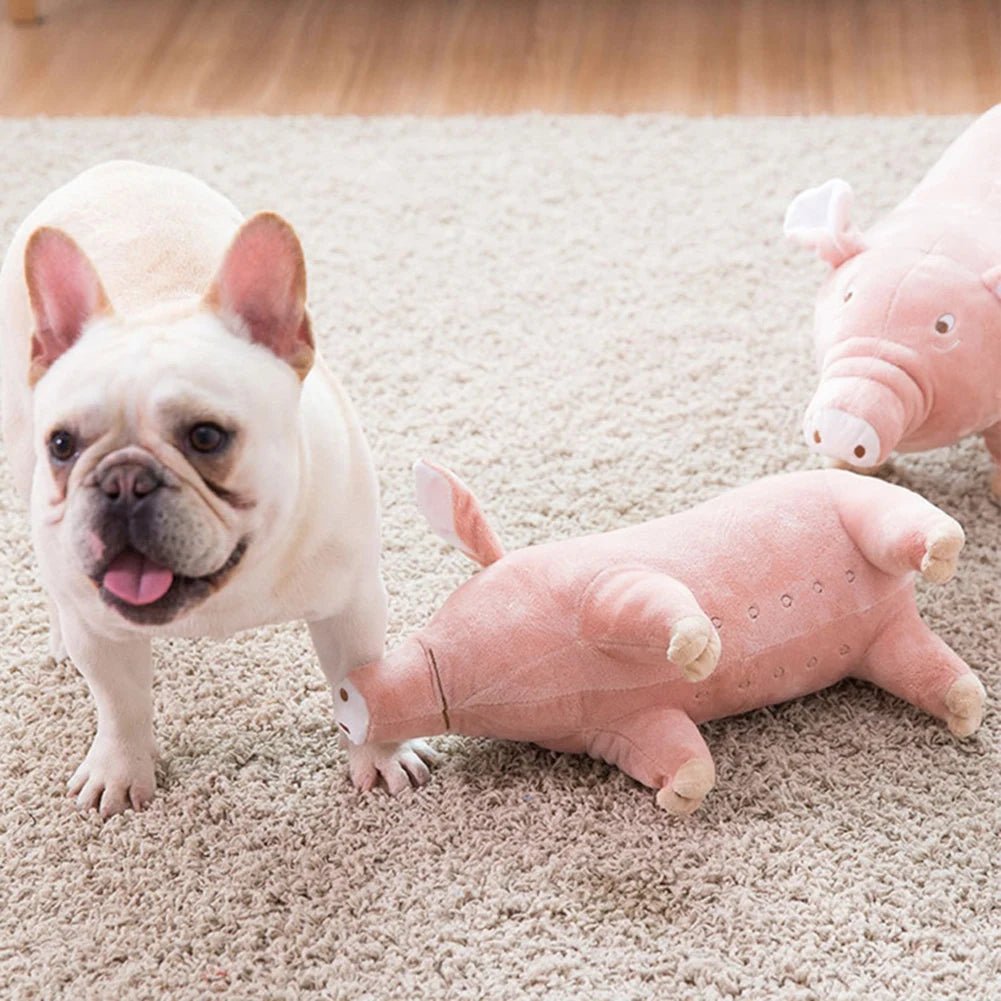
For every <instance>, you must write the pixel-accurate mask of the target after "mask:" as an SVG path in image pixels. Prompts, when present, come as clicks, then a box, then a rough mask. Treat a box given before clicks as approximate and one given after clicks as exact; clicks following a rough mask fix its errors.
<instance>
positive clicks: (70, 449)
mask: <svg viewBox="0 0 1001 1001" xmlns="http://www.w3.org/2000/svg"><path fill="white" fill-rule="evenodd" d="M75 454H76V438H74V437H73V435H71V434H70V433H69V431H53V432H52V434H50V435H49V455H51V456H52V458H53V459H55V460H56V462H66V461H68V460H69V459H72V458H73V456H74V455H75Z"/></svg>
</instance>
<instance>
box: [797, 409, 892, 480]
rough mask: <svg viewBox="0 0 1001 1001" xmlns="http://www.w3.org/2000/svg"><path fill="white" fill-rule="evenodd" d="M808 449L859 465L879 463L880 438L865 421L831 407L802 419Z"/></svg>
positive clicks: (864, 466)
mask: <svg viewBox="0 0 1001 1001" xmlns="http://www.w3.org/2000/svg"><path fill="white" fill-rule="evenodd" d="M803 434H804V437H805V438H806V444H807V446H808V447H809V448H810V451H812V452H816V453H818V454H819V455H826V456H828V457H829V458H831V459H837V460H839V461H840V462H844V463H847V464H848V465H850V466H858V467H859V468H863V469H865V468H870V467H873V466H878V465H879V458H880V441H879V435H878V434H876V430H875V428H873V426H872V425H871V424H869V423H868V421H864V420H862V418H861V417H856V416H855V415H854V414H848V413H845V411H843V410H837V409H835V408H834V407H824V408H821V409H818V410H811V411H810V412H809V413H807V415H806V420H805V421H804V422H803Z"/></svg>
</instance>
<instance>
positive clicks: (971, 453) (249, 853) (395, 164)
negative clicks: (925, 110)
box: [0, 116, 1001, 1001]
mask: <svg viewBox="0 0 1001 1001" xmlns="http://www.w3.org/2000/svg"><path fill="white" fill-rule="evenodd" d="M967 124H969V119H963V120H959V119H955V118H953V119H942V120H929V119H900V120H880V119H856V120H850V119H845V120H814V121H796V120H783V121H759V120H735V121H727V120H724V121H682V120H677V119H672V118H656V117H654V118H646V117H644V118H628V119H620V120H613V119H603V118H551V117H538V116H535V117H527V118H520V119H514V120H488V121H483V120H475V119H456V120H446V121H415V120H338V121H327V120H322V119H301V120H300V119H287V120H254V119H244V120H232V121H159V120H155V119H135V120H128V121H97V122H95V121H87V120H73V121H51V122H37V121H30V122H18V121H6V122H0V162H2V165H3V178H4V183H3V187H2V189H0V235H2V237H3V239H4V240H5V241H6V240H7V239H9V238H10V236H11V234H12V233H13V230H14V227H15V225H16V223H17V222H18V221H19V220H20V219H22V218H23V217H24V215H25V214H26V213H27V211H28V210H29V209H30V208H31V207H32V206H33V205H35V204H36V203H37V202H38V201H39V200H40V198H41V197H42V196H43V195H44V194H45V193H46V192H47V191H49V190H51V189H52V188H53V187H55V186H56V185H57V184H60V183H62V182H63V181H65V180H66V179H67V178H69V177H71V176H73V175H74V174H75V173H76V172H78V171H79V170H81V169H82V168H84V167H86V166H87V165H89V164H91V163H94V162H96V161H98V160H100V159H105V158H108V157H111V156H135V157H140V158H144V159H149V160H154V161H160V162H164V163H167V164H170V165H174V166H178V167H182V168H185V169H188V170H192V171H194V172H195V173H197V174H199V175H200V176H202V177H204V178H205V179H206V180H207V181H209V182H210V183H211V184H213V185H216V186H217V187H219V188H220V189H221V190H222V191H223V192H225V193H226V194H228V195H230V196H231V197H232V198H233V199H234V200H235V201H236V202H237V204H238V205H239V206H240V207H241V209H243V210H244V211H248V212H250V211H256V210H258V209H265V208H272V209H275V210H277V211H278V212H281V213H282V214H283V215H285V216H286V217H287V218H288V219H289V220H290V221H291V222H292V223H293V224H294V225H295V226H296V228H297V230H298V232H299V234H300V236H301V238H302V240H303V243H304V246H305V251H306V256H307V261H308V265H309V283H310V298H311V303H312V308H313V310H314V316H315V320H316V323H315V331H316V335H317V337H318V339H319V340H320V341H321V342H322V344H323V350H324V353H325V355H326V357H327V358H328V359H329V361H330V363H331V364H332V365H334V366H336V368H337V369H338V371H339V372H340V373H341V375H342V377H343V378H344V381H345V383H346V384H347V386H348V388H349V390H350V392H351V393H352V395H353V398H354V401H355V403H356V405H357V406H358V408H359V410H360V412H361V414H362V416H363V419H364V421H365V424H366V426H367V430H368V433H369V435H370V439H371V442H372V445H373V448H374V451H375V456H376V462H377V464H378V467H379V469H380V477H381V482H382V486H383V491H384V494H383V496H384V501H385V515H386V517H385V526H384V529H385V570H386V577H387V582H388V586H389V591H390V604H391V612H392V620H391V623H392V624H391V635H390V637H389V640H390V643H391V644H396V643H397V642H399V641H400V639H401V638H402V637H404V636H406V635H408V634H410V633H411V632H413V631H414V630H415V629H417V628H419V627H421V626H423V625H425V624H426V622H427V621H428V618H429V617H430V615H431V613H432V612H433V610H435V609H436V608H438V607H439V606H440V605H441V603H442V602H443V601H444V600H445V598H446V597H447V595H448V594H450V593H451V592H452V591H453V590H454V589H455V588H456V587H458V586H459V584H461V583H462V582H463V581H465V580H466V579H467V578H468V577H469V572H470V567H469V563H468V561H467V560H466V559H465V558H464V557H462V556H461V555H459V554H457V553H455V552H452V551H450V550H448V549H447V547H445V546H443V545H442V544H441V543H439V542H438V541H437V540H436V539H435V538H434V536H433V535H432V534H431V532H430V531H429V530H428V528H427V526H426V525H425V524H424V522H423V520H422V519H421V518H420V516H419V514H418V513H417V511H416V509H415V507H414V503H413V499H412V481H411V475H410V466H411V464H412V462H413V461H414V459H415V458H417V457H418V456H420V455H429V456H437V457H438V458H439V459H441V460H442V461H446V462H448V464H449V465H450V466H452V467H453V468H455V469H457V470H461V472H462V474H463V476H464V478H465V479H466V480H467V481H468V482H470V483H471V484H473V485H475V488H476V491H477V493H478V494H479V495H480V496H481V497H482V498H484V499H485V500H486V501H488V502H489V508H490V515H491V519H492V521H493V523H494V524H495V525H496V526H497V527H498V528H499V529H501V530H502V533H503V539H504V542H505V543H506V544H507V545H508V546H509V547H511V548H517V547H520V546H525V545H529V544H536V543H541V542H546V541H551V540H558V539H561V538H569V537H572V536H575V535H581V534H584V533H587V532H594V531H608V530H610V529H613V528H618V527H620V526H623V525H627V524H638V523H640V522H643V521H646V520H649V519H653V518H657V517H660V516H662V515H666V514H670V513H673V512H677V511H682V510H685V509H687V508H689V507H691V506H693V505H694V504H696V503H698V502H700V501H703V500H707V499H709V498H711V497H713V496H716V495H717V494H719V493H721V492H722V491H723V490H725V489H727V488H729V487H732V486H735V485H738V484H741V483H746V482H750V481H751V480H755V479H758V478H760V477H762V476H764V475H767V474H769V473H776V472H782V471H793V470H797V469H801V468H803V467H804V466H805V465H812V466H818V465H820V460H819V459H817V458H811V457H809V456H808V454H807V452H806V450H805V449H804V448H803V443H802V440H801V436H800V425H801V422H802V415H803V410H804V407H805V405H806V403H807V402H808V397H809V395H810V383H811V379H812V362H811V357H810V335H811V326H812V320H811V318H812V310H813V301H814V298H815V295H816V287H817V283H818V281H820V279H821V278H822V277H823V274H824V271H825V269H826V268H827V265H825V264H822V263H819V262H818V263H814V264H811V263H810V262H809V261H807V260H805V259H804V256H803V253H802V251H801V250H799V249H798V248H796V247H794V246H792V245H790V244H788V243H787V241H786V240H785V239H784V238H783V236H782V232H781V229H782V227H781V224H782V216H783V212H784V210H785V207H786V206H787V204H788V203H789V201H790V199H791V198H792V197H793V196H794V195H795V194H796V192H798V191H801V190H803V189H805V188H807V187H809V186H811V185H814V184H816V183H817V182H818V180H822V179H823V178H824V177H827V176H830V175H831V174H837V175H839V176H842V177H848V178H851V179H852V181H853V183H854V184H855V187H856V189H857V190H858V191H859V192H862V191H864V192H865V199H864V205H863V206H861V207H860V210H859V219H860V222H861V223H862V224H863V225H864V224H867V223H868V222H869V221H870V220H874V219H877V218H879V217H880V216H881V215H882V214H883V213H885V212H887V211H888V210H889V209H890V208H891V207H892V206H893V205H894V204H896V203H897V202H898V201H899V200H900V197H901V193H902V192H906V191H908V190H910V188H911V187H913V185H915V184H916V183H917V182H918V181H919V180H920V178H921V176H922V175H923V173H924V172H925V170H926V169H927V166H928V165H929V164H931V163H933V162H934V161H935V160H936V158H937V157H938V156H939V155H940V154H941V152H942V150H944V149H945V147H946V146H947V145H948V143H949V142H951V141H952V139H953V138H955V136H957V135H958V134H959V133H960V132H961V131H962V129H963V128H964V127H965V126H966V125H967ZM263 405H265V401H262V406H263ZM988 468H989V462H988V460H987V457H986V455H985V454H984V451H983V447H982V445H981V444H980V443H979V442H975V441H968V442H964V443H962V444H960V445H958V446H956V447H953V448H950V449H946V450H943V451H940V452H929V453H923V454H919V455H914V456H905V457H903V458H900V459H895V460H894V463H893V472H892V478H893V479H894V480H896V481H897V482H899V483H902V484H904V485H906V486H908V487H911V488H914V489H917V490H920V491H921V492H922V493H923V494H924V495H926V496H927V497H928V498H929V499H930V500H931V501H932V502H933V503H935V504H936V505H938V506H940V507H941V508H942V509H943V510H945V511H946V512H947V513H949V514H951V515H953V516H955V517H956V518H958V520H959V521H960V522H961V523H962V524H963V525H964V527H965V529H966V532H967V540H968V541H967V545H966V548H965V550H964V552H963V554H962V557H961V561H960V571H959V574H958V576H957V578H956V580H955V581H954V582H953V583H951V584H949V585H947V586H945V587H934V588H933V587H931V586H928V585H925V584H924V583H923V582H920V581H919V582H918V588H917V592H918V605H919V607H920V609H921V612H922V614H923V616H924V618H925V620H926V621H927V622H928V624H929V625H930V626H931V627H932V628H933V629H934V630H935V631H936V632H937V633H938V634H939V635H940V636H941V637H942V638H943V639H944V640H945V641H946V642H948V643H949V644H950V646H952V647H954V648H955V649H956V650H958V651H960V652H961V653H962V654H963V656H964V657H965V659H966V660H967V661H968V662H969V663H970V665H971V666H972V667H973V668H974V670H976V671H978V672H979V673H980V674H981V676H982V677H983V679H984V682H985V684H986V686H987V689H988V692H994V693H996V692H997V691H998V689H999V682H1001V679H999V672H998V667H997V665H998V662H999V659H1001V629H999V625H998V624H999V622H1001V617H999V615H998V614H997V608H998V607H999V602H1001V587H999V584H998V581H999V574H998V549H999V543H1001V513H999V511H998V509H997V508H995V507H994V506H993V505H992V504H991V502H990V500H989V498H988V496H987V492H986V491H984V490H983V489H982V483H983V478H984V476H985V474H986V472H987V470H988ZM0 469H2V477H3V479H2V490H3V502H2V504H0V521H2V529H3V530H2V535H0V538H2V544H3V559H2V561H0V573H2V575H3V583H2V587H0V607H2V610H3V615H2V617H0V641H2V642H0V651H2V653H0V658H2V670H0V782H2V789H3V793H4V795H3V799H2V802H0V984H2V985H3V987H4V990H3V992H0V993H6V994H7V995H8V996H11V997H14V998H19V999H20V998H46V999H48V998H54V997H60V996H63V997H66V998H73V999H74V1001H77V999H101V1001H105V999H107V998H108V997H115V998H123V999H124V998H130V999H131V998H148V997H151V996H152V997H158V996H159V997H170V998H174V999H182V1001H189V999H203V998H205V997H206V996H211V995H212V993H214V992H217V993H218V994H219V995H220V996H226V997H234V998H241V999H246V998H250V999H263V998H275V997H282V998H314V997H316V998H319V997H324V998H349V997H350V998H352V999H357V998H375V999H388V998H392V999H395V998H417V997H422V998H423V997H428V998H439V997H448V998H450V999H477V998H484V997H492V998H497V997H521V998H531V999H547V1001H556V999H564V998H578V997H587V998H590V999H600V1001H622V999H630V1001H631V999H645V998H650V997H657V998H661V999H675V998H676V999H690V998H691V999H699V1001H721V999H731V998H737V997H739V998H741V1001H747V999H755V1001H758V999H760V1001H774V999H781V1001H811V999H824V1001H830V999H836V1001H840V999H853V998H858V997H865V998H867V999H875V1001H898V999H900V998H902V997H934V998H936V999H953V998H955V999H960V998H962V999H964V1001H966V999H969V998H984V997H989V996H991V994H992V993H993V991H994V988H995V986H996V983H997V979H998V976H999V973H1001V969H999V962H1001V960H999V957H1001V905H999V895H998V876H997V871H996V868H995V867H996V865H997V860H998V858H999V857H1001V835H999V832H1001V790H999V784H1001V777H999V776H1001V767H999V766H1001V753H999V747H998V733H999V730H998V727H999V718H1001V715H999V713H998V712H997V711H993V712H992V711H991V703H990V702H989V704H988V712H987V716H986V718H985V721H984V725H983V727H982V728H981V730H980V731H979V732H978V733H977V734H976V735H975V736H974V737H973V738H971V739H970V740H967V741H957V740H956V739H955V738H954V737H952V735H951V734H949V733H948V731H947V730H946V729H945V728H944V727H943V726H942V725H941V723H939V722H938V721H937V720H934V719H932V718H930V717H929V716H927V715H926V714H924V713H922V712H920V711H918V710H916V709H913V708H911V707H910V706H908V705H907V704H906V703H904V702H902V701H901V700H899V699H896V698H894V697H892V696H890V695H887V694H885V693H883V692H881V691H879V690H877V689H875V688H871V687H869V686H868V685H866V684H864V683H860V682H846V683H844V684H842V685H840V686H837V687H835V688H833V689H829V690H828V691H825V692H822V693H820V694H818V695H815V696H810V697H808V698H804V699H801V700H797V701H793V702H788V703H785V704H783V705H782V706H780V707H778V708H776V709H771V710H763V711H759V712H753V713H750V714H746V715H741V716H735V717H731V718H728V719H725V720H722V721H719V722H715V723H707V724H705V726H704V727H703V732H704V734H705V737H706V740H707V742H708V743H709V745H710V746H711V747H712V752H713V757H714V759H715V762H716V770H717V788H716V789H715V790H714V792H713V794H712V795H711V796H710V797H708V798H707V799H706V802H705V804H704V806H703V808H702V809H701V810H700V811H699V812H698V813H696V814H694V815H693V816H691V817H687V818H673V817H669V816H665V815H664V814H663V813H662V812H661V811H659V810H657V808H656V806H655V805H654V803H653V801H652V798H651V797H650V795H649V794H648V792H647V791H646V790H645V789H643V788H642V786H640V785H638V784H637V783H636V782H634V781H633V780H632V779H630V778H628V777H627V776H625V775H623V774H621V773H620V772H618V771H616V770H615V769H612V768H610V767H609V766H607V765H605V764H602V763H600V762H597V761H593V760H591V759H589V758H587V757H584V756H574V755H557V754H552V753H550V752H547V751H543V750H539V749H537V748H533V747H532V746H530V745H526V744H514V743H503V742H492V741H488V740H479V739H475V740H474V739H460V738H453V737H448V738H438V739H437V740H436V741H435V743H436V745H437V746H438V747H439V748H440V749H442V750H444V751H446V752H447V758H446V760H445V761H444V762H443V763H442V764H441V765H439V766H438V767H437V769H436V771H435V774H434V777H433V781H432V782H431V784H430V786H428V787H427V788H426V789H424V790H422V791H420V792H418V793H416V794H412V795H408V796H405V797H404V798H402V799H400V800H390V799H388V798H386V797H383V796H370V797H366V796H362V795H359V794H356V793H354V792H353V791H352V790H351V787H350V785H349V782H348V779H347V774H346V762H345V755H344V752H343V751H342V750H341V749H340V748H339V746H338V744H337V741H336V739H335V725H334V722H333V713H332V702H331V695H330V692H329V691H327V689H326V687H325V685H324V683H323V681H322V679H321V676H320V672H319V670H318V669H317V667H316V665H315V663H314V662H313V659H312V656H311V654H310V653H309V646H308V637H307V636H306V633H305V629H304V628H302V627H301V626H299V625H295V624H292V625H289V626H287V627H282V628H275V629H268V630H262V631H260V632H254V633H248V634H246V635H241V636H238V637H236V638H235V639H233V640H232V641H230V642H227V643H214V642H204V643H202V642H181V641H177V642H171V643H165V644H162V645H160V646H158V647H157V649H156V652H155V653H156V662H155V673H156V692H155V696H156V706H157V732H158V737H159V741H160V745H161V748H162V751H163V755H164V756H163V761H162V764H161V768H160V775H159V779H160V788H159V792H158V796H157V799H156V801H155V802H154V804H153V806H152V807H151V809H150V810H149V812H147V813H144V814H141V815H135V814H127V815H124V816H121V817H116V818H114V819H113V820H111V821H110V822H108V823H107V824H103V825H102V824H101V823H100V822H99V821H98V820H97V818H96V817H79V816H77V815H75V814H74V813H73V811H72V809H71V808H70V805H69V804H68V803H67V802H66V800H65V799H64V798H63V795H62V788H63V784H64V782H65V781H66V779H67V778H68V775H69V772H70V771H71V769H72V767H73V765H74V763H75V761H77V760H79V757H80V756H81V755H82V754H83V753H84V752H85V751H86V748H87V742H88V740H89V739H90V735H91V733H92V731H93V724H94V720H93V708H92V703H91V701H90V699H89V698H88V697H87V695H86V693H85V691H84V687H83V683H82V682H81V681H80V679H79V678H78V677H77V676H76V675H75V673H74V671H73V670H72V668H71V667H70V666H69V665H67V664H65V663H63V664H58V665H52V664H49V663H47V662H46V642H47V639H46V634H47V621H46V616H45V610H44V606H43V602H42V596H41V594H40V592H39V590H38V588H37V587H36V585H35V581H34V571H33V565H32V559H31V554H30V547H29V543H28V537H27V531H26V519H25V517H24V515H23V514H22V512H21V511H20V509H19V508H18V507H17V506H16V504H15V502H14V500H13V495H12V492H11V489H10V480H9V475H8V472H7V470H6V467H0Z"/></svg>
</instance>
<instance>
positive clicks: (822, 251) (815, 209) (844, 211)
mask: <svg viewBox="0 0 1001 1001" xmlns="http://www.w3.org/2000/svg"><path fill="white" fill-rule="evenodd" d="M853 200H854V196H853V195H852V189H851V185H850V184H848V182H847V181H841V180H838V179H837V178H834V179H833V180H830V181H828V182H827V183H826V184H822V185H821V186H820V187H819V188H808V189H807V190H806V191H804V192H803V193H802V194H799V195H797V196H796V197H795V198H794V199H793V200H792V203H791V204H790V205H789V208H787V209H786V216H785V223H784V225H783V230H784V231H785V235H786V236H787V237H789V239H790V240H795V241H796V243H798V244H800V245H801V246H804V247H808V248H809V249H810V250H814V251H816V253H817V256H818V257H820V258H821V259H822V260H825V261H827V263H828V264H830V265H831V267H832V268H836V267H839V266H840V265H842V264H844V262H845V261H847V260H848V259H849V258H850V257H854V256H855V255H856V254H859V253H861V252H862V251H863V250H865V248H866V242H865V237H864V236H863V235H862V231H861V230H860V229H859V228H858V226H856V225H855V223H853V222H852V202H853Z"/></svg>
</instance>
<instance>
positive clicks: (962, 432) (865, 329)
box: [785, 105, 1001, 495]
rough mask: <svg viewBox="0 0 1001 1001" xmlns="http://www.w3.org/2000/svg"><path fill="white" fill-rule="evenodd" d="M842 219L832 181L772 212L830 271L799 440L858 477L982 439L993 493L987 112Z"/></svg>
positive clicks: (995, 442) (996, 421)
mask: <svg viewBox="0 0 1001 1001" xmlns="http://www.w3.org/2000/svg"><path fill="white" fill-rule="evenodd" d="M851 210H852V190H851V188H850V187H849V186H848V185H847V184H846V183H845V182H844V181H839V180H833V181H828V182H827V183H826V184H824V185H822V186H821V187H819V188H812V189H811V190H809V191H804V192H803V193H802V194H801V195H799V196H798V197H797V198H796V199H795V200H794V201H793V203H792V204H791V205H790V206H789V209H788V211H787V212H786V218H785V232H786V234H787V235H788V236H790V237H791V238H793V239H794V240H796V241H798V242H799V243H801V244H803V245H804V246H806V247H810V248H812V249H813V250H815V251H816V252H817V254H818V255H819V256H820V257H821V258H823V259H824V260H825V261H827V263H828V264H829V265H830V266H831V271H830V273H829V274H828V276H827V278H826V280H825V281H824V284H823V286H822V287H821V290H820V294H819V297H818V299H817V309H816V323H815V341H816V353H817V362H818V365H819V367H820V373H821V375H820V386H819V388H818V389H817V392H816V395H815V396H814V397H813V401H812V402H811V403H810V405H809V407H808V409H807V413H806V418H805V420H804V424H803V432H804V435H805V436H806V441H807V444H808V445H809V447H810V448H811V449H812V450H813V451H815V452H819V453H821V454H822V455H826V456H830V457H831V458H833V459H835V460H838V461H839V462H840V463H843V464H846V465H849V466H853V467H857V468H860V469H872V468H875V467H877V466H879V465H880V464H882V463H883V462H885V461H886V459H887V457H888V456H889V455H890V453H891V452H893V451H895V450H896V451H900V452H919V451H924V450H925V449H930V448H938V447H939V446H941V445H949V444H952V443H953V442H955V441H958V440H959V439H960V438H963V437H965V436H966V435H971V434H982V435H983V436H984V440H985V442H986V444H987V448H988V450H989V451H990V454H991V456H992V458H993V460H994V463H995V471H994V475H993V481H992V488H993V490H994V492H995V494H998V495H1001V105H999V106H998V107H996V108H994V109H992V110H991V111H988V112H987V113H986V114H985V115H983V116H982V117H981V118H979V119H978V120H977V121H976V122H975V123H974V124H973V125H972V126H970V128H969V129H967V130H966V132H964V133H963V134H962V135H961V136H960V137H959V138H958V139H957V140H956V141H955V142H954V143H953V144H952V145H951V146H950V147H949V149H948V150H947V151H946V152H945V154H944V155H943V157H942V158H941V160H939V162H938V163H937V164H936V165H935V166H934V167H933V168H932V169H931V171H930V172H929V173H928V175H927V176H926V177H925V179H924V180H923V181H922V182H921V183H920V184H919V185H918V187H917V188H916V189H915V190H914V191H913V192H912V193H911V195H910V196H909V197H908V198H906V199H905V200H904V201H903V202H901V203H900V205H898V206H897V208H895V209H894V210H893V211H892V212H891V213H890V214H889V215H888V216H886V217H885V218H884V219H882V220H880V221H879V222H878V223H877V224H876V225H874V226H873V227H872V228H871V229H868V230H866V231H865V232H864V233H863V232H862V231H861V230H860V229H859V228H858V226H857V225H856V224H855V223H854V222H853V220H852V211H851Z"/></svg>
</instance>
